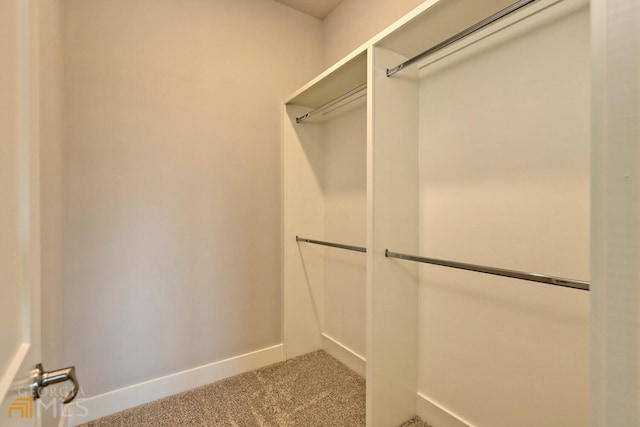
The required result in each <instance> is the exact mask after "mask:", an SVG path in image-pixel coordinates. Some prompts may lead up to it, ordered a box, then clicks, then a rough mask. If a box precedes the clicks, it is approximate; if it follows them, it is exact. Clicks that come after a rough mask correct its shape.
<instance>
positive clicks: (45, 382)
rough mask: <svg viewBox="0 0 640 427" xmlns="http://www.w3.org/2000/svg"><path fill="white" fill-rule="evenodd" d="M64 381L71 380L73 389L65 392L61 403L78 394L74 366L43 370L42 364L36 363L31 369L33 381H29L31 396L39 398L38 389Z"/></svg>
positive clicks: (78, 388)
mask: <svg viewBox="0 0 640 427" xmlns="http://www.w3.org/2000/svg"><path fill="white" fill-rule="evenodd" d="M64 381H71V382H72V383H73V389H72V390H71V391H70V392H69V393H67V395H66V396H65V397H64V399H63V400H62V403H69V402H71V401H72V400H73V399H75V397H76V396H77V395H78V391H79V390H80V386H79V384H78V378H77V377H76V367H75V366H69V367H68V368H64V369H58V370H57V371H51V372H45V371H44V369H42V364H41V363H38V364H37V365H36V368H35V369H34V371H33V382H32V383H31V397H33V398H34V399H39V398H40V390H42V389H43V388H45V387H47V386H49V385H51V384H57V383H61V382H64Z"/></svg>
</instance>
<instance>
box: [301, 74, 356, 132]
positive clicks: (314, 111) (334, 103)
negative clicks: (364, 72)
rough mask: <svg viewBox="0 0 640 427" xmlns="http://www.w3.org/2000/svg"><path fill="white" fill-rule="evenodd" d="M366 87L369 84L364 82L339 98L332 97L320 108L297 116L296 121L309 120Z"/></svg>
mask: <svg viewBox="0 0 640 427" xmlns="http://www.w3.org/2000/svg"><path fill="white" fill-rule="evenodd" d="M366 89H367V84H366V83H363V84H361V85H360V86H358V87H355V88H353V89H351V90H350V91H349V92H347V93H345V94H342V95H340V96H339V97H337V98H334V99H332V100H331V101H329V102H327V103H326V104H322V105H321V106H319V107H318V108H316V109H314V110H311V111H309V112H308V113H306V114H303V115H302V116H300V117H296V123H302V122H303V121H305V120H307V119H308V118H310V117H313V116H315V115H316V114H318V113H321V112H323V111H324V110H326V109H327V108H331V107H333V106H334V105H336V104H337V103H339V102H342V101H344V100H345V99H348V98H349V97H351V96H353V95H355V94H357V93H358V92H362V91H363V90H366Z"/></svg>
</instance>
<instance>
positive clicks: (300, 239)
mask: <svg viewBox="0 0 640 427" xmlns="http://www.w3.org/2000/svg"><path fill="white" fill-rule="evenodd" d="M296 242H305V243H313V244H314V245H323V246H331V247H332V248H340V249H347V250H350V251H356V252H365V253H366V252H367V248H363V247H360V246H352V245H343V244H342V243H332V242H323V241H322V240H311V239H305V238H304V237H298V236H296Z"/></svg>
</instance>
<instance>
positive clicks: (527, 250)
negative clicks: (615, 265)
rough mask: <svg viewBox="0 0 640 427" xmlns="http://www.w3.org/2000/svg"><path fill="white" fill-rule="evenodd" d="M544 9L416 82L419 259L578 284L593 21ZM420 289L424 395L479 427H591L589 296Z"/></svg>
mask: <svg viewBox="0 0 640 427" xmlns="http://www.w3.org/2000/svg"><path fill="white" fill-rule="evenodd" d="M553 10H555V9H553V8H552V9H549V10H548V11H546V12H544V13H540V14H539V15H536V17H535V18H531V20H539V21H541V23H540V25H539V26H537V27H535V28H527V27H528V26H530V24H528V23H522V24H520V25H519V26H514V27H512V28H511V29H509V30H505V31H503V32H502V33H500V34H498V35H496V36H493V39H497V40H499V41H496V42H493V41H491V40H492V39H491V38H489V39H486V40H485V41H484V42H481V43H478V44H476V45H474V46H473V47H469V48H467V49H466V51H468V53H465V51H461V52H460V53H458V54H457V55H452V56H450V57H448V58H446V59H444V60H442V61H440V62H438V63H436V64H434V65H432V66H429V67H426V68H424V69H423V70H422V73H423V76H424V77H423V80H422V81H421V88H420V156H419V161H420V253H421V254H422V255H423V256H428V257H435V258H441V259H448V260H453V261H461V262H468V263H473V264H480V265H487V266H493V267H501V268H507V269H513V270H520V271H530V272H538V273H545V274H550V275H555V276H560V277H569V278H575V279H581V280H589V203H590V198H589V166H590V164H589V140H590V132H589V127H590V125H589V111H590V110H589V108H590V97H589V93H590V91H589V84H590V72H589V69H590V63H589V61H590V53H589V13H588V9H587V8H583V9H581V10H580V11H579V12H574V13H572V14H571V15H568V16H564V17H554V16H555V15H554V12H553ZM544 16H548V17H549V18H548V19H547V18H543V17H544ZM520 27H523V28H527V29H526V30H518V28H520ZM510 33H515V35H513V36H509V35H508V34H510ZM471 52H474V53H471ZM458 57H459V58H458ZM420 276H421V284H420V331H419V336H420V338H419V344H420V350H419V351H420V357H419V361H420V367H419V371H420V378H419V392H420V393H421V394H423V395H424V396H426V397H427V398H428V399H429V400H430V401H431V402H433V403H436V404H438V405H440V406H442V407H445V408H447V409H448V410H450V411H451V412H452V413H454V414H455V415H457V416H459V417H460V418H462V419H465V420H468V421H469V422H470V423H471V424H472V425H477V426H495V427H509V426H515V425H517V426H536V425H558V426H560V425H562V426H576V427H577V426H585V425H588V422H589V421H588V419H589V418H588V395H589V294H588V292H584V291H579V290H570V289H562V288H556V287H552V286H548V285H540V284H533V283H528V282H523V281H519V280H515V279H505V278H501V277H495V276H488V275H482V274H479V273H471V272H464V271H458V270H452V269H447V268H443V267H435V266H423V267H421V269H420Z"/></svg>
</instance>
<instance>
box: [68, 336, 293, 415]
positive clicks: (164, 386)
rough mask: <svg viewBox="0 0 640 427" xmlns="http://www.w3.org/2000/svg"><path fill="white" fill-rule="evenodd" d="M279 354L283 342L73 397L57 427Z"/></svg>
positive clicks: (247, 367)
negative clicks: (74, 400)
mask: <svg viewBox="0 0 640 427" xmlns="http://www.w3.org/2000/svg"><path fill="white" fill-rule="evenodd" d="M283 358H284V353H283V346H282V344H278V345H274V346H272V347H267V348H263V349H261V350H257V351H253V352H251V353H246V354H242V355H239V356H235V357H231V358H229V359H225V360H221V361H218V362H214V363H210V364H207V365H203V366H199V367H197V368H192V369H187V370H185V371H182V372H177V373H175V374H171V375H167V376H165V377H161V378H156V379H153V380H150V381H145V382H143V383H140V384H135V385H132V386H129V387H125V388H121V389H119V390H114V391H110V392H108V393H104V394H100V395H97V396H92V397H89V398H86V399H83V398H77V399H76V400H77V402H74V403H72V404H70V405H67V406H65V410H64V414H63V416H62V419H61V420H60V424H59V427H74V426H77V425H79V424H82V423H86V422H89V421H92V420H96V419H98V418H102V417H104V416H107V415H111V414H114V413H116V412H120V411H124V410H126V409H130V408H133V407H135V406H139V405H142V404H145V403H149V402H152V401H154V400H158V399H162V398H163V397H167V396H171V395H174V394H177V393H182V392H184V391H188V390H191V389H193V388H196V387H200V386H203V385H207V384H210V383H212V382H215V381H218V380H221V379H224V378H228V377H231V376H234V375H238V374H241V373H244V372H248V371H252V370H254V369H259V368H262V367H265V366H268V365H272V364H274V363H278V362H281V361H283V360H284V359H283Z"/></svg>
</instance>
